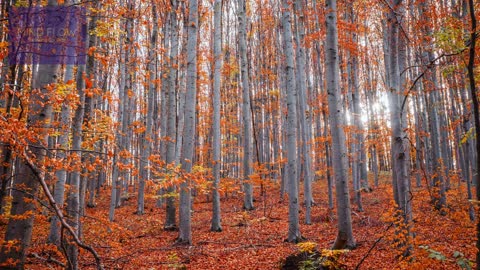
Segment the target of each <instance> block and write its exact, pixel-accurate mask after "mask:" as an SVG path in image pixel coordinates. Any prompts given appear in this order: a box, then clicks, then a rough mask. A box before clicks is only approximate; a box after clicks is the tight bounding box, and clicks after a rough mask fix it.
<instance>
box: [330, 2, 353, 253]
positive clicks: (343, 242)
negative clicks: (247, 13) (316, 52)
mask: <svg viewBox="0 0 480 270" xmlns="http://www.w3.org/2000/svg"><path fill="white" fill-rule="evenodd" d="M325 7H326V14H327V17H326V27H327V38H326V47H325V50H326V51H325V64H326V80H327V92H328V110H329V118H330V128H331V134H332V155H333V157H332V161H333V162H332V163H333V170H334V174H335V190H336V199H337V200H336V203H337V218H338V234H337V238H336V240H335V243H334V244H333V247H332V249H343V248H345V247H349V248H353V247H355V245H356V243H355V239H354V237H353V230H352V217H351V208H350V195H349V191H348V168H347V167H348V166H347V147H346V145H345V131H344V130H343V124H344V120H343V119H344V112H343V109H342V103H341V98H340V95H341V93H340V91H341V90H340V87H339V81H340V74H339V69H340V67H339V62H338V58H339V57H338V26H337V1H336V0H327V1H326V5H325Z"/></svg>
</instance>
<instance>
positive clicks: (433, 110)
mask: <svg viewBox="0 0 480 270" xmlns="http://www.w3.org/2000/svg"><path fill="white" fill-rule="evenodd" d="M428 10H430V6H429V1H425V2H422V3H421V4H420V6H419V14H420V17H421V18H427V16H428V12H427V11H428ZM425 20H427V19H425ZM425 23H427V25H425V27H423V33H424V35H425V36H426V37H427V36H431V35H432V33H431V32H432V31H431V30H430V26H429V25H428V22H425ZM428 42H429V41H428V40H424V42H423V46H424V47H425V48H427V51H425V52H424V53H423V64H424V65H427V64H428V63H429V62H430V61H434V58H435V57H434V55H433V51H432V50H431V49H428V48H429V46H428ZM436 73H437V71H436V67H435V66H432V67H431V69H429V70H427V71H426V72H425V78H426V79H427V80H428V82H429V83H428V82H427V83H425V84H424V85H425V88H426V89H425V95H426V96H427V97H428V99H426V104H427V113H428V120H429V122H428V123H429V127H430V133H431V135H430V138H431V140H430V143H431V145H430V149H429V151H427V152H428V153H430V154H431V157H432V166H433V168H432V169H433V172H434V173H433V174H432V183H433V186H434V187H436V189H438V190H436V191H437V192H438V194H434V195H433V198H432V199H433V204H434V206H435V209H437V210H440V211H441V213H443V214H445V209H444V208H445V207H446V204H447V198H446V195H445V191H446V190H445V178H444V176H443V173H442V168H443V166H444V165H445V164H442V161H441V159H442V158H443V155H442V150H443V149H442V148H443V147H442V144H441V143H440V138H441V130H440V120H439V117H440V115H439V110H438V107H439V105H440V104H439V102H438V101H439V94H438V91H440V86H439V84H438V78H437V74H436ZM427 85H428V86H430V87H429V88H428V86H427ZM447 177H448V175H447Z"/></svg>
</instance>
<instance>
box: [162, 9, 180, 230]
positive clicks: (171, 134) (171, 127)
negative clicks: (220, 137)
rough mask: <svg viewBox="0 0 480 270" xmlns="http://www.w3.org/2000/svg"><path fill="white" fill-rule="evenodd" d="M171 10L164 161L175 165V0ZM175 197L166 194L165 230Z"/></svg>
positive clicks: (170, 188) (169, 189)
mask: <svg viewBox="0 0 480 270" xmlns="http://www.w3.org/2000/svg"><path fill="white" fill-rule="evenodd" d="M171 4H172V7H171V8H172V11H171V12H170V24H171V26H170V29H171V33H170V55H169V60H168V64H167V65H168V66H169V72H168V88H167V89H166V90H167V91H166V93H165V98H166V100H165V105H166V106H167V132H166V136H167V138H168V139H167V141H166V142H165V144H166V155H165V157H166V158H165V162H166V165H167V166H169V165H170V166H172V168H173V167H174V166H175V157H176V152H175V151H176V149H175V146H176V143H175V139H176V136H177V101H176V93H177V62H178V59H177V58H178V22H177V7H178V3H177V1H176V0H173V1H171ZM174 191H175V187H174V186H168V187H167V192H168V193H169V194H170V193H173V192H174ZM175 210H176V209H175V197H173V196H167V213H166V214H167V216H166V221H165V225H164V227H165V229H166V230H174V229H176V228H177V225H176V220H175V212H176V211H175Z"/></svg>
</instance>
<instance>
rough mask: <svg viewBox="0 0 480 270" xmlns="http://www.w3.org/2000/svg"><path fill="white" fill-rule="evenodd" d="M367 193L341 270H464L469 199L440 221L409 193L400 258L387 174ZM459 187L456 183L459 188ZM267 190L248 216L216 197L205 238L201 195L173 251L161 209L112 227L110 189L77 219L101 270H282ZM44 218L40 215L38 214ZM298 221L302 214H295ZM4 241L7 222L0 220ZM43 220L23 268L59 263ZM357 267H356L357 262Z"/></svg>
mask: <svg viewBox="0 0 480 270" xmlns="http://www.w3.org/2000/svg"><path fill="white" fill-rule="evenodd" d="M383 178H384V179H382V180H383V181H381V184H380V186H379V187H377V188H375V189H374V190H373V192H370V193H365V192H364V193H362V195H363V206H364V209H365V211H364V212H359V211H357V210H356V207H355V206H354V205H352V207H353V215H352V219H353V230H354V234H355V238H356V240H357V243H358V246H357V248H356V249H354V250H352V251H350V252H346V253H343V254H342V255H341V256H340V258H339V262H338V265H344V268H345V269H355V268H356V267H358V269H392V268H394V269H400V268H403V269H462V266H463V267H464V268H463V269H468V267H469V266H470V267H473V263H471V261H474V254H475V231H474V230H475V229H474V223H473V222H471V221H470V220H469V218H468V212H467V211H468V200H467V199H466V195H465V194H466V193H465V191H464V190H462V189H459V188H458V185H457V183H452V189H451V190H450V191H449V193H448V203H449V208H448V209H446V210H447V211H446V212H447V214H446V215H440V214H439V213H438V212H437V211H435V210H434V209H433V207H432V205H431V204H430V203H429V193H428V192H429V191H428V190H427V189H425V188H415V189H414V190H413V205H414V209H413V211H414V213H413V215H414V225H413V232H414V235H415V238H414V240H413V247H414V251H413V254H412V256H411V257H409V258H402V257H401V256H399V255H400V253H401V250H400V249H397V248H396V247H395V246H396V241H395V237H396V236H395V235H401V233H398V232H397V234H396V233H395V226H391V225H390V224H391V223H392V222H394V219H392V216H393V212H394V210H393V209H394V208H393V201H392V199H391V198H392V197H393V196H392V191H391V186H390V185H389V184H388V181H387V178H388V176H386V175H385V176H383ZM324 182H325V181H322V180H320V181H317V182H316V183H315V184H314V186H315V188H314V199H315V202H316V205H315V207H314V208H313V209H312V221H313V224H312V225H304V224H302V225H301V232H302V235H303V236H304V237H305V238H306V239H307V240H306V241H308V242H313V243H314V244H315V246H316V250H317V251H319V252H322V250H323V249H328V248H329V247H330V246H331V245H332V243H333V241H334V240H335V236H336V229H335V228H336V220H335V219H334V215H332V214H331V213H329V211H328V203H327V202H328V200H327V192H326V187H325V183H324ZM463 185H464V183H462V186H463ZM278 190H279V189H278V188H274V187H272V188H271V189H269V190H268V191H267V193H266V195H265V196H264V197H260V198H257V200H256V202H255V205H256V209H255V210H254V211H250V212H245V211H243V210H242V207H241V205H242V196H241V194H234V195H232V194H229V195H228V198H223V199H222V211H223V212H222V225H223V231H222V232H210V219H211V202H209V201H208V198H207V196H205V195H198V196H197V197H196V198H195V203H194V207H193V208H194V212H193V220H192V222H193V224H192V230H193V231H192V233H193V245H192V246H178V245H175V238H176V237H177V234H178V232H175V231H164V230H163V220H164V217H165V211H164V209H163V208H157V207H155V201H154V199H153V198H150V199H148V200H147V203H146V214H145V215H142V216H139V215H135V214H134V212H135V210H136V198H135V196H132V197H131V198H130V199H129V200H128V201H126V202H125V204H124V206H122V207H121V208H118V209H117V210H116V221H115V222H113V223H111V222H108V205H109V190H107V189H105V190H103V191H102V194H100V196H99V198H98V206H97V207H96V208H94V209H88V211H87V215H86V217H84V218H83V222H84V226H83V232H84V241H85V242H86V243H87V244H89V245H91V246H92V247H94V248H95V249H96V250H97V252H98V253H99V255H100V256H101V257H102V259H103V263H104V265H105V268H106V269H281V268H282V263H283V262H285V259H286V258H287V257H288V256H290V255H292V254H295V253H297V252H300V247H299V246H298V245H296V244H292V243H286V242H285V241H284V240H285V238H286V236H287V228H288V220H287V217H288V215H287V213H288V205H287V204H288V202H287V200H286V198H285V200H283V201H282V200H281V198H280V195H279V192H278ZM43 212H44V214H45V210H43ZM300 214H301V218H302V222H303V217H304V212H303V211H302V212H301V213H300ZM2 224H3V225H1V228H0V229H1V231H2V235H3V232H4V231H5V227H6V226H5V225H4V224H5V220H3V222H2ZM48 226H49V225H48V217H46V216H45V215H41V214H39V215H37V217H36V220H35V226H34V228H35V229H34V235H33V244H32V247H31V248H30V249H29V251H28V253H29V256H28V259H27V265H26V267H27V268H28V269H49V268H50V269H57V268H61V267H60V266H59V265H58V263H56V262H53V261H52V260H51V259H49V257H50V258H53V259H55V260H58V261H59V262H65V259H64V258H63V256H62V254H61V252H59V251H57V250H56V248H55V247H53V246H51V245H47V244H46V239H47V234H48ZM80 255H81V258H80V268H81V269H94V268H95V262H94V260H93V257H92V256H91V255H90V254H88V253H87V252H85V251H83V250H81V252H80ZM360 262H361V264H360V265H359V263H360Z"/></svg>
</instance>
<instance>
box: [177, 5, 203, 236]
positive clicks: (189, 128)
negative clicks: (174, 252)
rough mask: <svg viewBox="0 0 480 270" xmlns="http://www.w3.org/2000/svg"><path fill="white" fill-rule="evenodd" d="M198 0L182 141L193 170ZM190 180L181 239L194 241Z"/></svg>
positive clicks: (192, 15) (185, 163)
mask: <svg viewBox="0 0 480 270" xmlns="http://www.w3.org/2000/svg"><path fill="white" fill-rule="evenodd" d="M198 29H199V25H198V2H197V0H189V12H188V26H187V35H188V40H187V84H186V86H187V93H186V98H185V107H184V112H185V127H184V133H183V143H182V157H181V164H182V169H183V170H185V172H186V173H190V172H191V170H192V165H193V157H194V146H195V145H194V144H195V112H196V93H197V38H198ZM190 185H191V183H190V181H189V179H184V181H183V182H182V184H181V185H180V226H179V229H180V231H179V237H178V240H177V241H178V242H179V243H184V244H188V245H189V244H191V243H192V228H191V213H190V210H191V187H190Z"/></svg>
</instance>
